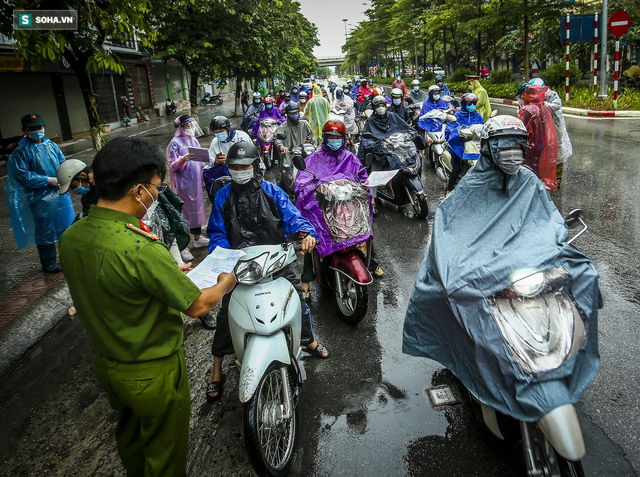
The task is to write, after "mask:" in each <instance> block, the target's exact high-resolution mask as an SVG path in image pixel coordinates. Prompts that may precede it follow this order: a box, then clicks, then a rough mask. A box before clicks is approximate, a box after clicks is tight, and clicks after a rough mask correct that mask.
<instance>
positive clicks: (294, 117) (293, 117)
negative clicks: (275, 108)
mask: <svg viewBox="0 0 640 477" xmlns="http://www.w3.org/2000/svg"><path fill="white" fill-rule="evenodd" d="M299 118H300V115H299V114H292V115H291V119H293V120H294V121H297V120H298V119H299Z"/></svg>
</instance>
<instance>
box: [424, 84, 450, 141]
mask: <svg viewBox="0 0 640 477" xmlns="http://www.w3.org/2000/svg"><path fill="white" fill-rule="evenodd" d="M433 109H440V110H442V111H448V110H449V104H448V103H447V102H446V101H445V100H444V99H442V95H441V97H440V99H438V101H435V100H434V99H433V91H430V92H429V99H427V100H426V101H425V102H424V103H422V110H421V111H420V116H424V115H425V114H427V113H428V112H429V111H431V110H433ZM418 126H419V127H421V128H422V129H424V130H425V131H431V132H437V131H441V130H442V121H440V120H439V119H437V118H435V119H427V118H425V119H421V120H420V122H418Z"/></svg>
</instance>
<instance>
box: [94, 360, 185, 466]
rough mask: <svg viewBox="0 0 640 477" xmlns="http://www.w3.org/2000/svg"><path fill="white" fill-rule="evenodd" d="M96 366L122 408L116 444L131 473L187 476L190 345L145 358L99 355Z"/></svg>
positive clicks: (116, 406) (112, 399)
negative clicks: (186, 351)
mask: <svg viewBox="0 0 640 477" xmlns="http://www.w3.org/2000/svg"><path fill="white" fill-rule="evenodd" d="M95 369H96V376H97V378H98V382H99V383H100V386H102V389H104V390H105V391H106V393H107V395H108V396H109V403H110V404H111V407H112V408H113V409H114V410H116V411H117V412H118V424H117V427H116V444H117V445H118V452H119V453H120V458H121V459H122V463H123V465H124V468H125V469H126V471H127V476H128V477H138V476H141V477H142V476H145V477H152V476H153V477H160V476H163V477H169V476H171V477H178V476H186V475H187V445H188V441H189V417H190V413H191V395H190V393H189V379H188V377H187V365H186V362H185V358H184V349H183V348H181V349H180V350H179V351H177V352H176V353H174V354H172V355H171V356H168V357H166V358H160V359H155V360H152V361H143V362H139V363H124V362H121V361H116V360H113V359H110V358H107V357H105V356H100V355H96V359H95Z"/></svg>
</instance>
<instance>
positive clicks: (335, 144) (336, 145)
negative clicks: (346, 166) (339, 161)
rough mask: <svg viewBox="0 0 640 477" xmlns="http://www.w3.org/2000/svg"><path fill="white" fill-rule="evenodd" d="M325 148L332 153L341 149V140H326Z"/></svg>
mask: <svg viewBox="0 0 640 477" xmlns="http://www.w3.org/2000/svg"><path fill="white" fill-rule="evenodd" d="M327 147H328V148H329V149H331V150H332V151H337V150H338V149H340V148H341V147H342V139H327Z"/></svg>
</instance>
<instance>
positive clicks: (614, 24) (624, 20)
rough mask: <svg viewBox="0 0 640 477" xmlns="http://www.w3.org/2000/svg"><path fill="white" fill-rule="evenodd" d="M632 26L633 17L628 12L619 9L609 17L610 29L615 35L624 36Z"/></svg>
mask: <svg viewBox="0 0 640 477" xmlns="http://www.w3.org/2000/svg"><path fill="white" fill-rule="evenodd" d="M629 27H631V17H630V16H629V14H628V13H627V12H623V11H619V12H616V13H614V14H613V15H611V16H610V17H609V31H610V32H611V34H612V35H613V36H622V35H624V34H625V33H627V31H628V30H629Z"/></svg>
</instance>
